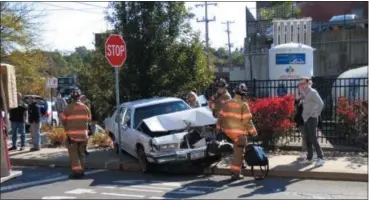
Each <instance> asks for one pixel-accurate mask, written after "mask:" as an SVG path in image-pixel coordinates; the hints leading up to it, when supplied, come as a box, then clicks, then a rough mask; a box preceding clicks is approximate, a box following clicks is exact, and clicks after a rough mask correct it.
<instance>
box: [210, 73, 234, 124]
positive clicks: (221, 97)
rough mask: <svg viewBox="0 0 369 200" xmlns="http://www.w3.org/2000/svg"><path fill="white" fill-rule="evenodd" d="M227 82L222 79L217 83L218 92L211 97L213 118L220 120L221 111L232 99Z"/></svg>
mask: <svg viewBox="0 0 369 200" xmlns="http://www.w3.org/2000/svg"><path fill="white" fill-rule="evenodd" d="M227 86H228V85H227V82H226V80H224V79H220V80H218V81H217V82H216V83H215V87H216V88H217V92H216V93H215V94H214V95H213V96H211V97H210V100H209V107H210V109H211V110H212V111H213V116H214V117H215V118H218V116H219V111H220V109H221V108H222V106H223V104H224V103H225V102H226V101H228V100H230V99H231V95H230V94H229V93H228V91H227Z"/></svg>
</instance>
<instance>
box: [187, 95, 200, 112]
mask: <svg viewBox="0 0 369 200" xmlns="http://www.w3.org/2000/svg"><path fill="white" fill-rule="evenodd" d="M187 103H188V105H190V106H191V108H198V107H200V104H199V102H198V101H197V94H196V92H194V91H190V92H189V93H188V94H187Z"/></svg>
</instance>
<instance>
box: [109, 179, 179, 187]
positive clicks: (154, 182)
mask: <svg viewBox="0 0 369 200" xmlns="http://www.w3.org/2000/svg"><path fill="white" fill-rule="evenodd" d="M113 183H121V184H137V185H160V186H169V187H182V184H181V183H179V182H162V181H146V180H119V181H113Z"/></svg>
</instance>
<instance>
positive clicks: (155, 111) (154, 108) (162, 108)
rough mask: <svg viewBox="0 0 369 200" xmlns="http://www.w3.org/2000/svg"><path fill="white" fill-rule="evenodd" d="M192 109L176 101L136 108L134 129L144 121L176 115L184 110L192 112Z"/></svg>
mask: <svg viewBox="0 0 369 200" xmlns="http://www.w3.org/2000/svg"><path fill="white" fill-rule="evenodd" d="M190 109H191V107H189V106H188V105H187V104H186V103H184V102H183V101H174V102H168V103H161V104H155V105H151V106H145V107H140V108H136V109H135V114H134V115H135V118H134V126H133V127H137V125H138V124H139V123H140V122H141V121H142V120H144V119H147V118H150V117H153V116H157V115H163V114H168V113H174V112H179V111H183V110H190Z"/></svg>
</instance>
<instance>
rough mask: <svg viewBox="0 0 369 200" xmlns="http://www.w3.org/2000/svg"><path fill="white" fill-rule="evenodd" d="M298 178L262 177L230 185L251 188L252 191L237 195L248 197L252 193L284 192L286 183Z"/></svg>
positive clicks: (289, 183)
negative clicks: (262, 178) (257, 179)
mask: <svg viewBox="0 0 369 200" xmlns="http://www.w3.org/2000/svg"><path fill="white" fill-rule="evenodd" d="M298 181H300V180H298V179H268V178H266V179H264V180H260V181H255V180H249V181H244V182H239V183H237V184H234V185H232V184H231V186H240V185H245V188H247V189H253V191H252V192H250V193H247V194H243V195H240V196H238V198H250V197H252V196H254V195H263V194H272V193H279V192H285V191H286V190H287V189H286V188H287V186H288V185H291V184H294V183H296V182H298Z"/></svg>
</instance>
